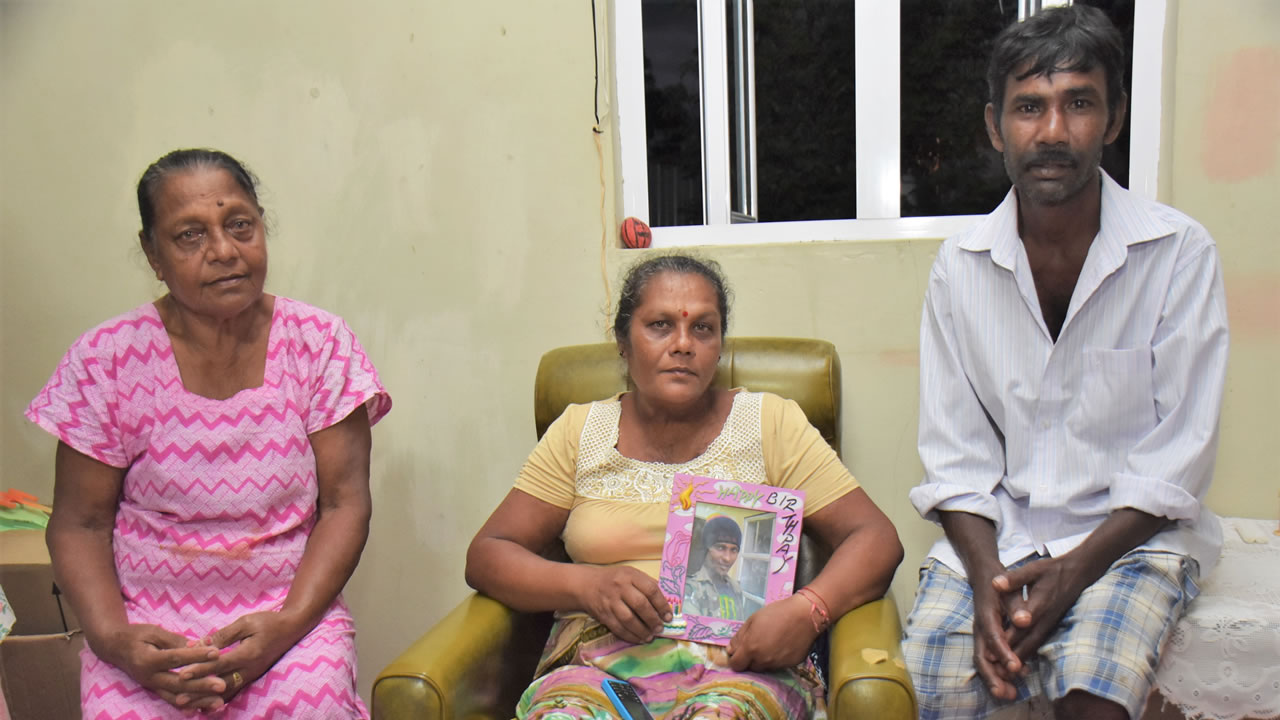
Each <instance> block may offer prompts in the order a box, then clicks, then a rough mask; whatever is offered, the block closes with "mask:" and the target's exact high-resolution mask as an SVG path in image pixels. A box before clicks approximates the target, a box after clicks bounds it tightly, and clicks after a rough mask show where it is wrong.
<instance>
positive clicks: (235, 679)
mask: <svg viewBox="0 0 1280 720" xmlns="http://www.w3.org/2000/svg"><path fill="white" fill-rule="evenodd" d="M243 684H244V676H243V675H241V674H240V671H239V670H237V671H235V672H233V673H231V687H232V688H233V689H234V688H239V687H240V686H241V685H243Z"/></svg>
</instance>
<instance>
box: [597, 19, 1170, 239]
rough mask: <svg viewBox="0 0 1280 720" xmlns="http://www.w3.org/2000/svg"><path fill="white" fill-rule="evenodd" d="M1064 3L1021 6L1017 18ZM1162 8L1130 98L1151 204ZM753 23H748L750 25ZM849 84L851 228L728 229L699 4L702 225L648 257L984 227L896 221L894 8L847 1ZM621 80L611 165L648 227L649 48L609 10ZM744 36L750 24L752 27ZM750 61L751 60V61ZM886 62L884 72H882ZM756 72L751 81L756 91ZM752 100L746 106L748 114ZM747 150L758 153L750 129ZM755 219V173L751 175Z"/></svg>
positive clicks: (1141, 23) (1138, 33) (716, 102)
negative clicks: (853, 186)
mask: <svg viewBox="0 0 1280 720" xmlns="http://www.w3.org/2000/svg"><path fill="white" fill-rule="evenodd" d="M1069 2H1070V0H1019V3H1018V12H1019V17H1025V16H1026V15H1027V14H1028V13H1031V12H1034V11H1035V10H1036V9H1038V8H1039V7H1048V6H1050V5H1064V4H1068V3H1069ZM1167 5H1168V0H1143V1H1142V2H1137V3H1135V4H1134V33H1133V52H1132V62H1133V86H1132V88H1131V89H1130V97H1129V123H1130V136H1129V137H1130V139H1129V188H1130V189H1131V190H1133V191H1134V192H1136V193H1138V194H1139V195H1142V196H1145V197H1148V198H1151V199H1153V200H1154V199H1156V197H1157V192H1158V180H1159V171H1160V143H1161V134H1160V131H1161V123H1160V117H1161V108H1162V107H1163V101H1164V98H1163V97H1162V79H1163V69H1164V57H1165V47H1164V37H1165V23H1166V22H1167V18H1168V12H1167V10H1168V8H1167ZM747 16H748V18H750V12H749V11H748V13H747ZM854 16H855V22H856V25H855V30H854V53H855V63H856V64H855V70H854V72H855V74H856V83H855V85H856V95H855V103H856V107H855V111H854V114H855V117H854V122H855V127H856V133H855V152H856V154H857V194H858V197H857V202H858V205H857V207H858V217H857V218H850V219H847V220H810V221H801V222H769V223H750V222H748V223H742V222H739V223H734V222H733V217H732V215H733V214H732V213H731V212H730V209H729V206H730V202H729V198H730V185H729V183H730V173H729V163H730V157H731V156H730V153H729V101H728V97H729V95H728V93H729V90H728V83H729V80H728V77H727V63H726V62H725V58H726V57H727V55H726V53H725V49H726V44H727V42H728V39H727V23H726V20H725V13H724V3H723V0H720V1H719V2H717V1H716V0H698V17H699V39H700V42H699V55H700V57H701V58H702V64H701V72H700V75H701V83H700V90H701V93H702V103H701V107H702V109H703V112H702V128H703V133H702V152H703V167H704V168H711V169H712V170H710V171H707V170H704V172H703V197H704V218H705V224H703V225H686V226H670V227H655V228H653V247H685V246H691V245H740V244H754V243H787V242H811V241H831V240H846V241H863V240H915V239H926V238H943V237H947V236H949V235H954V234H955V233H957V232H960V231H961V230H963V229H964V228H966V227H968V226H969V225H970V224H971V223H973V222H974V220H975V219H976V218H978V217H980V216H977V215H947V216H934V217H905V218H904V217H900V215H901V205H900V198H901V194H902V190H901V182H902V180H901V169H900V162H899V158H900V156H901V151H900V145H901V130H900V128H901V118H900V108H901V105H902V103H901V96H900V93H899V86H900V84H901V80H900V74H901V73H900V58H901V51H900V43H899V38H900V32H899V22H900V8H899V5H898V3H895V2H891V1H889V0H854ZM612 19H613V23H612V36H613V43H612V46H613V48H614V58H613V60H614V68H615V69H616V78H615V80H616V89H617V116H618V148H617V149H618V156H617V157H618V161H619V170H620V176H621V181H622V188H621V193H620V200H621V203H622V215H623V217H630V216H634V217H638V218H640V219H641V220H644V221H645V222H648V220H649V177H648V152H647V147H646V140H645V138H646V133H645V107H644V47H643V33H642V32H641V28H643V23H642V18H641V10H640V0H615V2H614V3H613V13H612ZM748 24H749V23H748ZM752 54H754V53H752ZM886 58H887V59H890V60H892V61H891V62H889V61H886ZM753 65H754V62H753V61H752V62H751V63H749V64H748V77H749V78H750V81H751V82H754V72H753ZM753 96H754V92H753V93H751V94H750V95H749V96H748V98H749V102H750V103H751V105H750V106H749V108H750V112H752V113H753V114H754V99H753ZM749 124H750V126H751V141H752V145H753V146H754V143H755V127H754V125H755V123H754V120H752V121H751V122H750V123H749ZM749 182H750V185H751V207H752V208H755V173H754V172H752V173H751V177H750V181H749Z"/></svg>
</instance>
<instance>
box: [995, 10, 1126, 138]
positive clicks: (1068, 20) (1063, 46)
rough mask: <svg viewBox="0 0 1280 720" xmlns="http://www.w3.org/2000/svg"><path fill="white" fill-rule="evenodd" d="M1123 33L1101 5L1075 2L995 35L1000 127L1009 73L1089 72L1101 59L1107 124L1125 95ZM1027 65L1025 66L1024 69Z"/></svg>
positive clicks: (998, 122) (997, 107)
mask: <svg viewBox="0 0 1280 720" xmlns="http://www.w3.org/2000/svg"><path fill="white" fill-rule="evenodd" d="M1125 62H1126V60H1125V52H1124V38H1123V37H1122V36H1121V35H1120V31H1119V30H1117V29H1116V26H1115V25H1113V24H1112V22H1111V20H1110V18H1108V17H1107V15H1106V13H1104V12H1102V11H1101V10H1099V9H1097V8H1095V7H1090V6H1088V5H1080V4H1073V5H1068V6H1066V7H1056V8H1049V9H1046V10H1044V11H1042V12H1039V13H1036V14H1035V15H1033V16H1031V17H1030V18H1028V19H1026V20H1024V21H1023V22H1020V23H1015V24H1013V25H1010V26H1009V27H1007V28H1005V29H1004V30H1003V31H1001V32H1000V34H999V35H998V36H996V40H995V44H994V46H993V48H992V50H991V63H990V64H989V65H988V66H987V91H988V92H990V94H991V105H992V107H993V108H994V109H995V116H996V126H997V127H999V126H1000V115H1001V113H1002V112H1003V111H1004V91H1005V85H1006V83H1007V82H1008V78H1009V76H1010V75H1012V74H1013V73H1015V72H1019V71H1021V73H1020V74H1019V75H1018V76H1017V77H1016V78H1015V79H1017V80H1023V79H1025V78H1029V77H1032V76H1035V75H1046V74H1052V73H1055V72H1089V71H1091V70H1093V68H1094V67H1096V66H1098V65H1099V64H1101V65H1102V69H1103V72H1104V73H1105V74H1106V76H1107V111H1108V113H1107V116H1108V123H1109V122H1110V121H1111V119H1114V118H1115V116H1116V110H1117V109H1118V108H1119V107H1120V98H1121V96H1122V95H1124V71H1125ZM1023 68H1025V70H1024V69H1023Z"/></svg>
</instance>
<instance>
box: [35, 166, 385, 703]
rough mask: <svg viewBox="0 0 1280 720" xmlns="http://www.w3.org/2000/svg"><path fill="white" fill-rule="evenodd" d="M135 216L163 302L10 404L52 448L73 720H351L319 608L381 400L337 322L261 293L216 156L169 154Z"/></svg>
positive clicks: (340, 563) (350, 533)
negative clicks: (72, 654) (72, 656)
mask: <svg viewBox="0 0 1280 720" xmlns="http://www.w3.org/2000/svg"><path fill="white" fill-rule="evenodd" d="M138 206H139V210H140V212H141V215H142V230H141V232H140V233H139V234H138V237H139V240H140V241H141V244H142V249H143V251H144V252H145V253H146V256H147V261H148V262H149V263H150V265H151V268H152V269H153V270H154V271H155V274H156V278H157V279H159V280H161V281H163V282H164V283H165V285H166V286H167V287H168V294H166V295H165V296H164V297H162V298H160V299H159V300H156V301H155V302H153V303H147V304H145V305H142V306H141V307H138V308H136V309H134V310H132V311H130V312H128V313H125V314H124V315H121V316H119V317H116V318H113V319H111V320H109V321H107V322H105V323H103V324H101V325H99V326H98V327H96V328H94V329H92V330H90V331H89V332H87V333H85V334H84V335H82V336H81V337H80V338H79V339H78V340H77V341H76V342H75V343H74V344H73V345H72V346H71V349H70V350H69V351H68V352H67V354H66V356H65V357H64V358H63V359H62V362H61V363H59V365H58V367H57V369H56V370H55V371H54V374H53V377H52V378H51V379H50V380H49V383H48V385H46V386H45V388H44V389H43V390H41V391H40V393H39V395H37V396H36V398H35V400H33V401H32V402H31V405H30V406H29V407H28V408H27V417H28V418H29V419H31V420H32V421H33V422H35V423H36V424H38V425H39V426H40V427H42V428H44V429H45V430H47V431H48V432H50V433H51V434H53V435H54V436H55V437H57V438H58V448H57V457H56V471H55V475H56V481H55V482H56V484H55V489H54V511H53V517H52V518H51V520H50V522H49V529H48V534H47V537H48V542H49V550H50V553H51V555H52V557H53V567H54V573H55V576H56V577H57V579H58V583H59V585H60V586H61V587H62V589H63V591H64V592H65V593H66V595H67V597H68V598H69V600H70V601H71V604H72V606H73V607H74V608H75V611H76V614H77V615H78V616H79V617H80V621H81V623H82V624H83V627H84V633H85V639H86V641H87V647H86V648H85V650H84V651H83V653H82V655H81V660H82V671H81V685H80V694H81V703H82V706H83V710H84V717H85V718H86V719H87V720H107V719H116V718H124V717H129V718H138V720H149V719H152V718H170V717H185V716H188V715H190V713H191V711H192V710H218V709H225V712H224V714H223V717H228V718H235V719H236V720H240V719H241V718H245V719H247V718H268V717H281V718H283V717H324V718H344V717H345V718H354V717H367V716H368V712H367V711H366V710H365V707H364V705H363V704H362V703H361V702H360V699H359V697H358V696H357V695H356V689H355V687H356V686H355V646H354V637H355V627H354V624H353V622H352V619H351V615H350V613H349V612H348V610H347V607H346V605H345V604H344V603H343V601H342V598H341V595H340V592H341V590H342V587H343V586H344V585H345V584H346V582H347V579H348V578H349V577H350V576H351V573H352V571H353V570H354V569H355V566H356V563H357V562H358V560H359V558H360V552H361V550H362V549H363V548H364V543H365V539H366V538H367V536H368V532H369V518H370V512H371V501H370V496H369V451H370V444H371V439H370V427H371V426H372V425H373V424H374V423H375V422H377V421H378V420H379V419H380V418H381V417H382V416H383V415H384V414H386V412H387V411H388V410H389V409H390V407H391V400H390V398H389V396H388V395H387V393H386V391H385V390H384V389H383V387H382V384H381V383H380V382H379V380H378V375H377V372H376V371H375V370H374V368H373V366H372V364H370V362H369V359H368V358H367V357H366V356H365V353H364V351H363V349H362V348H361V347H360V344H359V343H358V342H357V341H356V338H355V336H354V335H353V334H352V332H351V330H350V329H349V328H348V327H347V326H346V324H345V323H344V322H343V321H342V320H341V318H338V317H336V316H334V315H331V314H329V313H327V312H325V311H323V310H319V309H317V308H314V307H311V306H308V305H306V304H304V303H301V302H298V301H295V300H290V299H288V298H284V297H277V296H273V295H270V294H267V293H265V292H264V291H263V284H264V281H265V279H266V273H267V249H266V233H265V227H264V223H263V211H262V208H261V207H260V206H259V204H258V197H257V189H256V183H255V180H254V178H253V176H252V175H250V174H249V173H248V172H247V171H246V170H245V169H244V167H243V166H242V165H241V164H240V163H239V162H237V161H236V160H235V159H234V158H231V157H230V156H228V155H226V154H225V153H221V152H217V151H211V150H178V151H175V152H172V153H170V154H168V155H166V156H164V157H163V158H161V159H160V160H158V161H156V163H155V164H153V165H152V166H151V167H150V168H148V169H147V171H146V173H145V174H144V175H143V176H142V179H141V181H140V182H139V183H138Z"/></svg>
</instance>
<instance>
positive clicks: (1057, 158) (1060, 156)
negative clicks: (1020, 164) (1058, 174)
mask: <svg viewBox="0 0 1280 720" xmlns="http://www.w3.org/2000/svg"><path fill="white" fill-rule="evenodd" d="M1078 164H1079V161H1078V160H1077V159H1076V156H1075V155H1073V154H1072V153H1070V152H1068V151H1066V150H1061V149H1057V148H1046V149H1044V150H1038V151H1036V154H1035V155H1032V156H1031V157H1030V158H1029V159H1028V160H1027V163H1026V166H1027V168H1028V169H1030V168H1033V167H1036V166H1037V165H1064V166H1066V167H1072V168H1074V167H1076V166H1077V165H1078Z"/></svg>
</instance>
